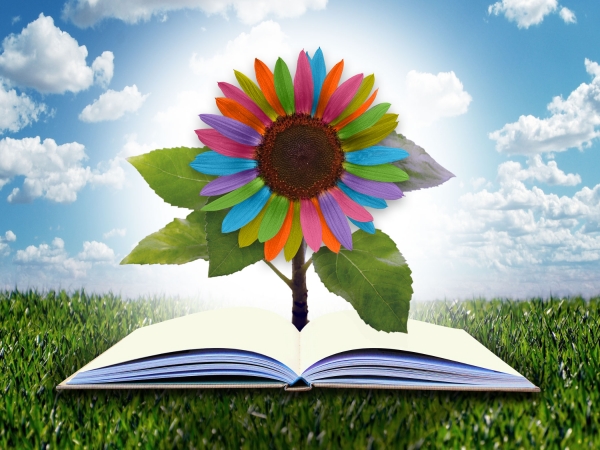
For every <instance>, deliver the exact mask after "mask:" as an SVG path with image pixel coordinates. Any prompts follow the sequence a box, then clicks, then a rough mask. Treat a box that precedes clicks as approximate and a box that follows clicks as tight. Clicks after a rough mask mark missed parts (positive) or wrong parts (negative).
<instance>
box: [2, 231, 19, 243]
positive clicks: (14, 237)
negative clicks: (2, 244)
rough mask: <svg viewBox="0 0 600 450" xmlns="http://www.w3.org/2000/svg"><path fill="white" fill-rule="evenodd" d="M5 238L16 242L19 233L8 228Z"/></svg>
mask: <svg viewBox="0 0 600 450" xmlns="http://www.w3.org/2000/svg"><path fill="white" fill-rule="evenodd" d="M4 240H6V241H7V242H15V241H16V240H17V235H16V234H15V233H13V232H12V231H11V230H8V231H7V232H6V233H4Z"/></svg>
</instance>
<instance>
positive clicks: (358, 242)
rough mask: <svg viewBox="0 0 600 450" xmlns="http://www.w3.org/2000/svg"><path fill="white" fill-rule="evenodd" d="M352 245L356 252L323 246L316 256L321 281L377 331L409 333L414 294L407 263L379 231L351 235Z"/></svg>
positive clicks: (388, 238) (314, 258)
mask: <svg viewBox="0 0 600 450" xmlns="http://www.w3.org/2000/svg"><path fill="white" fill-rule="evenodd" d="M352 243H353V247H354V249H353V250H345V249H344V250H340V252H339V253H337V254H336V253H333V252H332V251H330V250H329V249H328V248H327V247H322V248H321V249H320V250H319V251H318V252H317V253H315V254H314V255H313V262H314V266H315V271H316V272H317V274H318V275H319V278H321V281H322V282H323V284H324V285H325V287H327V289H329V290H330V291H331V292H333V293H334V294H337V295H339V296H340V297H343V298H345V299H346V300H348V301H349V302H350V303H351V304H352V306H354V309H356V312H358V315H359V316H360V317H361V318H362V319H363V320H364V321H365V322H366V323H367V324H369V325H371V326H372V327H373V328H375V329H376V330H382V331H388V332H389V331H402V332H404V333H406V332H407V328H406V324H407V320H408V310H409V308H410V298H411V296H412V293H413V290H412V287H411V285H412V278H411V276H410V274H411V272H410V269H409V268H408V265H407V264H406V260H405V259H404V258H403V257H402V255H401V254H400V252H399V251H398V249H397V248H396V244H395V243H394V241H392V239H391V238H390V237H389V236H388V235H386V234H385V233H383V232H382V231H380V230H376V232H375V234H368V233H365V232H364V231H361V230H359V231H357V232H355V233H354V234H353V235H352Z"/></svg>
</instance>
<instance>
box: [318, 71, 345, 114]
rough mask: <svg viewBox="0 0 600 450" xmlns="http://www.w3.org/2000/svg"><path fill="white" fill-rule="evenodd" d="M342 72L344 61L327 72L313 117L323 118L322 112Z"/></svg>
mask: <svg viewBox="0 0 600 450" xmlns="http://www.w3.org/2000/svg"><path fill="white" fill-rule="evenodd" d="M343 70H344V60H343V59H342V60H341V61H340V62H339V63H337V64H336V65H335V66H333V68H332V69H331V70H330V71H329V73H328V74H327V76H326V77H325V80H324V81H323V87H322V88H321V94H320V95H319V103H318V104H317V110H316V111H315V117H317V118H319V119H320V118H321V117H323V111H325V107H326V106H327V103H328V102H329V98H330V97H331V95H332V94H333V93H334V92H335V90H336V89H337V87H338V83H339V82H340V78H342V71H343Z"/></svg>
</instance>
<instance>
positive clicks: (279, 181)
mask: <svg viewBox="0 0 600 450" xmlns="http://www.w3.org/2000/svg"><path fill="white" fill-rule="evenodd" d="M256 159H257V161H258V170H259V172H260V175H261V176H262V178H263V180H264V182H265V184H266V185H267V186H269V188H271V190H272V191H273V192H276V193H278V194H280V195H283V196H284V197H287V198H289V199H291V200H298V199H301V198H311V197H314V196H316V195H317V194H319V193H321V192H323V191H325V190H327V189H329V188H330V187H332V186H334V185H335V183H336V182H337V180H338V179H339V178H340V176H341V175H342V170H343V169H342V163H343V162H344V152H343V151H342V148H341V144H340V140H339V138H338V137H337V133H336V131H335V130H334V129H333V128H332V127H330V126H329V125H328V124H326V123H323V121H321V120H320V119H317V118H314V117H311V116H310V115H308V114H293V115H291V116H282V117H279V118H278V119H277V120H276V121H275V122H273V123H272V124H271V125H270V126H269V127H267V129H266V130H265V134H264V136H263V141H262V143H261V144H260V145H259V146H258V147H257V149H256Z"/></svg>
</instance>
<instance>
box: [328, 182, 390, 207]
mask: <svg viewBox="0 0 600 450" xmlns="http://www.w3.org/2000/svg"><path fill="white" fill-rule="evenodd" d="M337 186H338V187H339V188H340V189H341V190H342V191H343V192H344V194H346V195H347V196H348V197H350V198H351V199H352V200H354V201H355V202H356V203H358V204H359V205H362V206H368V207H370V208H375V209H384V208H387V203H386V202H385V200H384V199H382V198H377V197H371V196H370V195H366V194H361V193H360V192H356V191H355V190H354V189H350V188H349V187H348V186H346V185H345V184H344V183H342V182H341V181H338V183H337Z"/></svg>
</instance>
